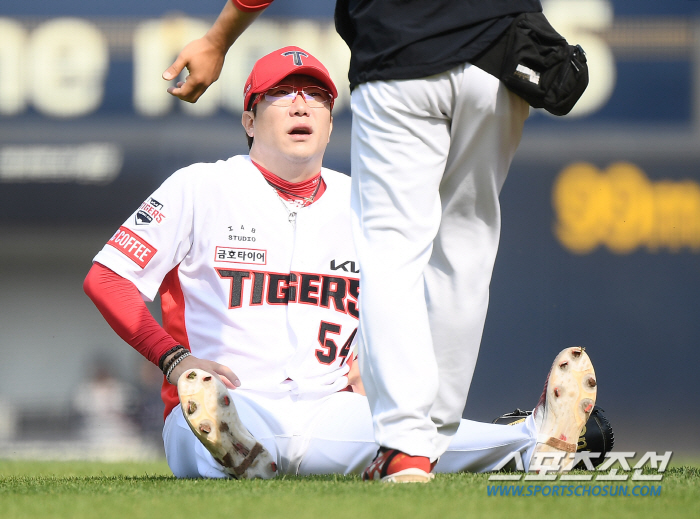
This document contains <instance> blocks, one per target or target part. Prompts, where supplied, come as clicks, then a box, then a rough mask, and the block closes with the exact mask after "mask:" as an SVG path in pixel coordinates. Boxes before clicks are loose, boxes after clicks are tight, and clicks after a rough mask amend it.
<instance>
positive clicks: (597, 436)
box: [491, 407, 615, 469]
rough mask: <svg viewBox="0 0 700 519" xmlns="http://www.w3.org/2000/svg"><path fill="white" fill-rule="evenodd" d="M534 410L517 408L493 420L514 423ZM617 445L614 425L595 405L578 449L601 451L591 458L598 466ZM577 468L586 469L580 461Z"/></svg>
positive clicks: (580, 438)
mask: <svg viewBox="0 0 700 519" xmlns="http://www.w3.org/2000/svg"><path fill="white" fill-rule="evenodd" d="M531 414H532V411H523V410H521V409H516V410H515V411H513V412H512V413H508V414H504V415H503V416H499V417H498V418H496V419H495V420H494V421H493V422H491V423H495V424H499V425H514V424H516V423H521V422H523V421H525V418H527V417H528V416H530V415H531ZM614 445H615V435H614V434H613V430H612V426H611V425H610V422H608V419H607V418H605V415H603V410H602V409H601V408H600V407H594V408H593V411H591V415H590V416H589V417H588V421H587V422H586V425H584V426H583V431H581V436H579V438H578V448H577V449H576V450H577V451H590V452H600V453H601V454H600V456H599V457H597V458H591V463H592V464H593V466H594V467H597V466H598V465H600V464H601V463H603V461H605V453H606V452H610V451H611V450H612V449H613V446H614ZM574 468H576V469H585V466H584V465H583V463H582V462H579V463H578V464H577V465H576V467H574Z"/></svg>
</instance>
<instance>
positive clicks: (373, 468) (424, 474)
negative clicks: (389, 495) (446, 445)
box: [362, 447, 435, 483]
mask: <svg viewBox="0 0 700 519" xmlns="http://www.w3.org/2000/svg"><path fill="white" fill-rule="evenodd" d="M431 468H432V467H431V465H430V459H429V458H426V457H424V456H409V455H408V454H404V453H403V452H401V451H397V450H396V449H384V448H383V447H382V448H380V449H379V450H378V451H377V455H376V456H375V457H374V460H372V463H370V464H369V467H367V468H366V469H365V471H364V472H363V473H362V479H363V480H364V481H373V480H375V481H376V480H380V481H383V482H385V483H427V482H429V481H430V480H431V479H433V478H434V477H435V476H434V475H433V474H431V473H430V470H431Z"/></svg>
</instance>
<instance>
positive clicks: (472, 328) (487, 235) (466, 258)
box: [425, 64, 529, 455]
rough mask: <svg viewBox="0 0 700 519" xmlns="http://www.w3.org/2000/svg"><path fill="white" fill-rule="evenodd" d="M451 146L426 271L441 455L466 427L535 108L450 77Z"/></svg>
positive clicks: (478, 73)
mask: <svg viewBox="0 0 700 519" xmlns="http://www.w3.org/2000/svg"><path fill="white" fill-rule="evenodd" d="M451 81H452V85H453V89H454V92H455V98H454V111H453V113H452V127H451V132H450V137H451V145H450V153H449V157H448V160H447V165H446V169H445V175H444V177H443V179H442V183H441V184H440V198H441V201H442V221H441V224H440V229H439V231H438V233H437V236H436V238H435V240H434V242H433V252H432V256H431V258H430V262H429V264H428V265H427V267H426V269H425V286H426V299H427V304H428V314H429V318H430V329H431V332H432V338H433V345H434V349H435V357H436V359H437V363H438V373H439V381H440V382H439V383H440V385H439V390H438V394H437V398H436V400H435V402H434V404H433V406H432V408H431V411H430V415H431V418H432V420H433V422H434V423H435V424H436V425H437V427H438V433H439V435H438V436H437V443H436V445H435V448H436V451H437V452H438V455H439V453H441V452H443V451H444V450H445V449H446V448H447V445H448V444H449V443H450V440H451V437H452V435H453V434H454V432H455V431H456V429H457V427H458V426H459V424H460V419H461V417H462V411H463V409H464V405H465V403H466V399H467V393H468V392H469V386H470V384H471V380H472V375H473V373H474V367H475V365H476V360H477V355H478V352H479V346H480V343H481V336H482V332H483V328H484V321H485V319H486V310H487V307H488V301H489V284H490V282H491V273H492V271H493V265H494V261H495V258H496V252H497V250H498V242H499V235H500V228H501V213H500V205H499V200H498V196H499V193H500V191H501V187H502V186H503V183H504V182H505V179H506V176H507V173H508V168H509V167H510V164H511V161H512V159H513V155H514V154H515V150H516V148H517V146H518V144H519V142H520V136H521V133H522V129H523V124H524V122H525V119H526V118H527V116H528V111H529V107H528V105H527V103H526V102H525V101H523V100H522V99H521V98H520V97H518V96H516V95H515V94H513V93H512V92H510V91H509V90H507V89H506V88H505V86H503V84H502V83H501V82H500V81H498V80H497V79H496V78H495V77H493V76H491V75H490V74H487V73H486V72H484V71H482V70H481V69H479V68H477V67H474V66H472V65H469V64H466V65H465V66H464V67H463V68H461V69H459V70H454V69H453V71H452V75H451Z"/></svg>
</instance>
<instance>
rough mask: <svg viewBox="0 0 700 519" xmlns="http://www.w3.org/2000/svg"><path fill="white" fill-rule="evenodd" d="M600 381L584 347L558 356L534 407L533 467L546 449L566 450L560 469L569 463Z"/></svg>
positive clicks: (545, 461)
mask: <svg viewBox="0 0 700 519" xmlns="http://www.w3.org/2000/svg"><path fill="white" fill-rule="evenodd" d="M597 385H598V384H597V382H596V378H595V371H594V370H593V364H592V363H591V359H590V358H589V357H588V354H587V353H586V352H585V351H584V349H583V348H579V347H576V348H566V349H565V350H563V351H562V352H561V353H559V355H557V356H556V358H555V359H554V363H553V364H552V369H551V370H550V371H549V375H547V380H546V382H545V384H544V390H543V391H542V396H541V397H540V401H539V403H538V404H537V407H536V408H535V411H534V415H535V424H536V426H537V431H538V434H537V445H536V447H535V451H534V453H533V456H532V460H531V462H530V468H531V469H532V468H533V464H534V463H537V461H538V457H537V454H538V453H545V452H564V453H565V455H564V457H563V458H562V459H561V461H560V462H559V470H560V471H563V469H564V468H565V467H566V466H567V465H569V464H570V461H571V460H573V458H574V455H575V453H576V448H577V442H578V438H579V436H580V435H581V431H582V430H583V427H584V426H585V425H586V422H587V421H588V417H589V416H590V414H591V411H592V410H593V406H594V405H595V399H596V393H597ZM539 461H540V462H541V464H542V465H551V464H553V463H554V459H552V458H550V457H549V456H542V455H540V456H539Z"/></svg>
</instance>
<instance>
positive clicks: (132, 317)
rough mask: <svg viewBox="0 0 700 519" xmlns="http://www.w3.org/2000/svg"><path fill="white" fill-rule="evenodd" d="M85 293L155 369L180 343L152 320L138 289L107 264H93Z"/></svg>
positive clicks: (106, 318) (112, 325) (110, 323)
mask: <svg viewBox="0 0 700 519" xmlns="http://www.w3.org/2000/svg"><path fill="white" fill-rule="evenodd" d="M83 290H85V293H86V294H87V296H88V297H89V298H90V299H91V300H92V302H93V303H94V304H95V306H96V307H97V309H98V310H99V311H100V313H101V314H102V316H103V317H104V318H105V320H106V321H107V323H108V324H109V325H110V326H111V327H112V329H113V330H114V331H115V332H117V335H119V337H121V338H122V339H124V341H126V342H127V343H128V344H129V345H130V346H132V347H133V348H134V349H135V350H136V351H138V352H139V353H140V354H141V355H143V356H144V357H146V358H147V359H148V360H149V361H151V362H152V363H154V364H155V365H156V366H157V365H158V361H159V360H160V357H161V355H163V354H164V353H165V352H167V351H168V350H169V349H170V348H172V347H174V346H176V345H177V344H178V343H177V341H175V339H173V338H172V337H171V336H170V334H168V332H166V331H165V330H164V329H163V327H162V326H161V325H160V324H158V322H157V321H156V320H155V319H154V318H153V316H152V315H151V312H149V311H148V308H147V307H146V303H144V302H143V299H141V294H140V293H139V291H138V289H137V288H136V286H135V285H134V284H133V283H132V282H131V281H129V280H127V279H124V278H123V277H121V276H120V275H118V274H116V273H115V272H114V271H112V270H110V269H108V268H107V267H105V266H104V265H101V264H99V263H94V264H93V265H92V268H91V269H90V272H88V275H87V277H86V278H85V282H84V283H83Z"/></svg>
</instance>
